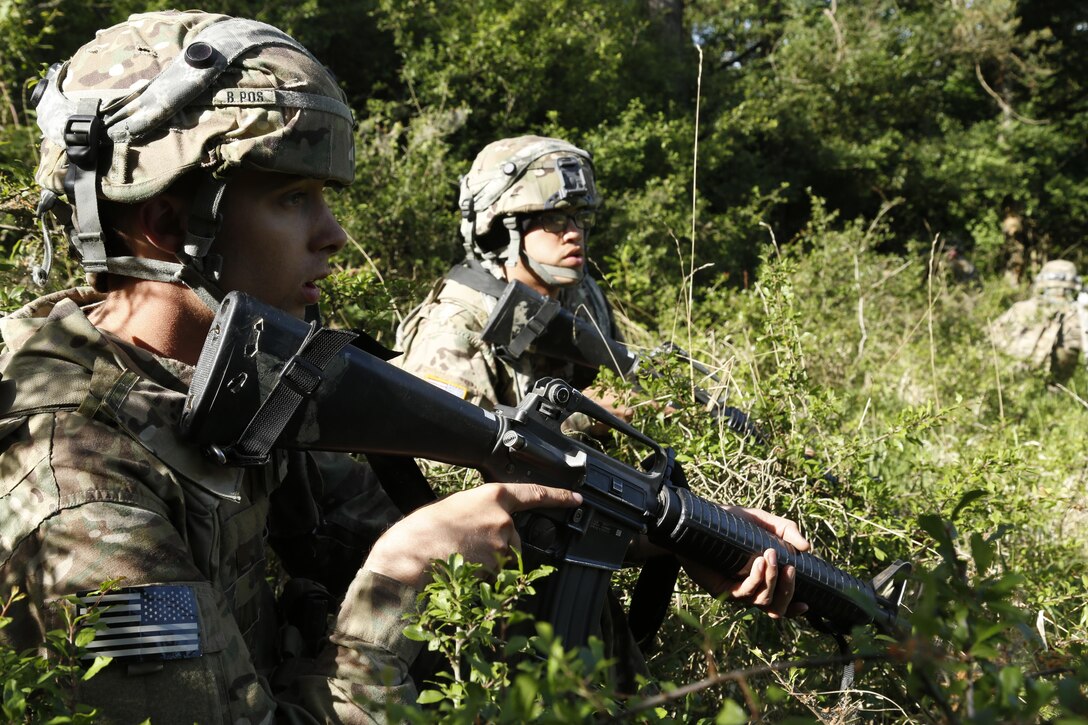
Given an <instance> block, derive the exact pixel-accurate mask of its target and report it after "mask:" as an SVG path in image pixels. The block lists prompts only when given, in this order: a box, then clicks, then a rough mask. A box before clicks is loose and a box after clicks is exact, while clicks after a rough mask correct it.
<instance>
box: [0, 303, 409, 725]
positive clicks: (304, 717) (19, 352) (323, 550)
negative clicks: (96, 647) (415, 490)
mask: <svg viewBox="0 0 1088 725" xmlns="http://www.w3.org/2000/svg"><path fill="white" fill-rule="evenodd" d="M98 299H100V297H98V296H96V295H94V293H93V292H91V291H90V290H76V291H69V292H65V293H60V294H57V295H53V296H50V297H47V298H43V299H41V300H39V301H37V302H36V303H34V304H32V305H30V306H28V307H27V308H24V309H23V310H21V311H19V312H17V313H15V314H14V315H11V316H9V317H7V318H4V319H3V320H2V321H0V330H2V333H3V340H4V345H5V348H6V349H5V352H4V355H3V357H2V359H0V372H2V374H3V378H2V381H0V392H2V394H3V396H4V403H5V406H4V412H3V413H2V414H0V437H2V438H0V451H2V452H0V587H2V588H3V591H5V592H7V591H10V588H11V587H12V586H18V587H20V589H21V590H22V591H24V592H25V593H26V594H27V598H26V599H25V600H23V601H22V602H20V603H19V604H17V605H16V607H15V608H14V609H13V611H12V612H10V614H11V615H13V617H14V621H13V623H12V624H11V625H10V626H9V627H7V628H5V629H4V630H2V632H0V638H2V639H3V640H4V641H5V642H6V643H8V644H10V645H12V646H14V647H16V648H17V649H24V648H32V647H41V644H42V641H43V632H44V630H46V629H49V628H52V627H54V626H56V624H57V620H56V615H55V609H54V605H55V603H56V601H57V600H58V598H60V597H62V596H65V595H68V594H74V593H77V592H85V591H88V590H93V589H95V588H97V587H98V586H100V585H101V583H102V582H104V581H106V580H107V579H118V578H123V582H122V583H123V585H124V586H130V587H131V586H136V587H138V586H145V585H157V584H177V585H184V586H186V587H189V588H191V589H192V591H193V592H194V593H195V597H196V602H197V608H198V619H199V624H200V633H201V652H202V654H201V656H199V657H193V658H189V659H177V660H169V661H162V662H157V663H155V662H152V663H142V664H140V665H139V667H137V666H135V665H130V664H126V663H125V662H123V661H118V662H114V663H111V664H110V665H108V666H107V667H106V668H105V669H104V670H103V671H102V672H100V673H99V674H98V675H96V676H95V677H94V678H93V679H91V680H89V681H88V682H86V683H82V685H81V691H80V692H79V693H78V699H79V701H80V702H86V703H88V704H91V705H94V706H96V707H97V708H98V709H99V712H100V713H101V718H100V720H99V721H100V722H140V721H143V720H144V718H147V717H150V718H151V721H152V722H154V723H186V724H188V723H193V722H201V723H219V722H222V723H258V722H271V721H272V720H273V718H275V719H276V721H287V722H334V721H335V722H340V721H343V722H370V721H373V720H381V719H383V717H382V712H381V703H383V702H386V701H389V700H397V701H412V700H414V697H415V689H414V686H413V684H412V682H411V681H410V680H409V679H408V675H407V668H408V666H409V663H410V662H412V660H413V659H414V658H415V655H416V654H417V652H418V645H417V644H415V643H412V642H410V641H408V640H407V639H406V638H404V637H403V635H402V628H403V626H404V625H403V622H402V621H401V617H402V615H403V614H404V613H405V612H407V611H409V610H410V609H411V608H412V607H413V606H414V601H415V596H416V594H417V593H416V592H415V591H414V590H412V589H411V588H409V587H406V586H404V585H401V584H399V583H398V582H394V581H392V580H389V579H386V578H384V577H381V576H379V575H373V574H368V573H361V574H357V573H356V572H357V571H358V567H359V565H360V563H361V562H362V560H363V558H364V556H365V554H366V552H367V550H368V548H369V546H370V544H371V543H372V542H373V541H374V540H375V539H376V538H377V536H378V535H380V533H381V532H382V531H383V530H384V529H385V528H387V527H388V526H389V525H390V524H391V523H392V522H393V521H395V520H396V519H397V518H398V517H399V514H398V512H397V511H396V510H395V508H394V507H393V505H392V504H391V503H390V502H389V500H388V498H387V497H386V496H385V494H384V492H383V491H382V490H381V489H380V488H379V487H378V485H377V482H376V481H375V480H374V478H373V476H372V475H370V473H369V470H368V469H367V468H366V467H364V466H361V465H359V464H357V463H354V462H353V461H350V460H349V459H347V458H345V457H342V456H329V457H327V458H317V457H313V456H308V455H303V454H291V455H288V454H285V453H282V452H280V453H278V454H277V455H276V456H275V458H274V460H273V462H272V463H270V464H269V465H267V466H263V467H256V468H249V469H236V468H225V467H218V466H216V465H213V464H211V463H209V462H208V461H207V460H205V459H204V457H203V456H201V455H200V454H199V452H197V451H195V450H193V449H192V446H190V445H187V444H186V443H185V442H184V441H182V440H180V439H179V438H178V436H177V434H176V431H177V421H178V418H179V415H180V412H181V408H182V405H183V402H184V400H185V395H186V391H187V388H188V385H187V381H188V380H189V379H191V374H192V369H191V368H189V367H188V366H185V365H182V364H181V363H177V362H175V361H170V360H166V359H161V358H156V357H154V356H152V355H150V354H148V353H146V352H144V351H142V350H138V349H135V348H132V347H130V346H127V345H124V344H122V343H120V342H118V341H117V340H115V339H113V338H111V337H109V336H107V335H105V334H103V333H101V332H100V331H99V330H97V329H96V328H95V327H94V326H93V325H91V324H90V322H89V321H88V320H87V318H86V317H85V316H84V314H83V312H82V310H81V309H80V305H87V304H91V303H93V302H95V301H97V300H98ZM266 545H271V547H272V548H273V549H274V550H275V551H276V553H277V555H278V556H277V560H279V561H280V562H281V563H282V565H283V566H284V567H285V568H286V569H287V573H289V574H292V575H298V574H300V573H304V575H305V576H307V577H309V578H312V579H314V580H316V581H318V582H320V583H322V584H324V585H325V586H326V587H327V588H328V589H329V590H330V591H332V592H334V596H336V597H339V596H340V595H343V593H344V591H345V590H347V596H346V598H345V599H344V602H343V605H342V607H341V608H340V611H339V615H338V616H336V617H335V622H334V623H333V625H332V626H331V628H329V629H328V634H329V640H328V641H326V642H325V643H324V645H321V643H318V647H320V649H319V650H318V651H317V653H316V655H314V656H312V657H310V656H307V657H297V658H295V659H292V660H287V661H285V660H284V652H285V651H287V650H285V649H284V648H283V647H282V645H283V644H284V643H285V642H286V641H287V640H286V639H285V638H284V634H285V631H286V629H285V628H283V627H281V626H280V625H279V623H278V622H277V609H276V603H275V601H274V600H273V593H272V590H271V589H270V587H269V585H268V580H267V577H268V576H269V575H270V574H272V573H273V572H271V571H270V570H269V567H268V561H267V556H266ZM333 611H334V612H335V607H334V608H333ZM322 624H324V621H322ZM284 672H290V676H289V677H285V676H284V674H283V673H284ZM360 697H362V698H367V699H368V700H370V701H371V702H372V704H371V705H369V706H367V707H361V706H359V705H357V704H355V703H354V702H353V699H354V698H360ZM374 708H378V709H377V710H375V709H374Z"/></svg>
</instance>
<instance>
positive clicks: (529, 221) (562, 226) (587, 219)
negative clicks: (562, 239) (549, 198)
mask: <svg viewBox="0 0 1088 725" xmlns="http://www.w3.org/2000/svg"><path fill="white" fill-rule="evenodd" d="M572 221H573V222H574V226H576V227H578V228H579V229H581V230H582V231H589V230H590V229H592V228H593V225H594V224H595V223H596V221H597V213H596V212H594V211H590V210H589V209H582V210H580V211H576V212H574V213H573V214H567V213H566V212H562V211H544V212H540V213H537V214H530V215H529V216H527V217H526V218H525V221H524V222H523V223H522V230H523V231H525V230H528V229H532V228H534V227H540V228H541V229H543V230H544V231H546V232H548V233H549V234H562V233H563V232H565V231H566V230H567V225H568V224H569V223H570V222H572Z"/></svg>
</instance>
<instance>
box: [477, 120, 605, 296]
mask: <svg viewBox="0 0 1088 725" xmlns="http://www.w3.org/2000/svg"><path fill="white" fill-rule="evenodd" d="M458 205H459V206H460V209H461V236H462V238H463V239H464V245H465V251H466V253H467V254H468V256H470V257H474V258H476V259H478V260H480V261H481V262H483V263H484V266H485V267H487V268H489V269H490V270H491V272H492V274H494V275H496V276H497V277H502V272H501V266H500V265H502V264H505V265H507V266H513V265H514V264H516V263H517V261H518V260H519V259H521V260H523V261H524V262H525V264H526V265H527V266H528V267H529V268H530V269H531V270H532V271H533V272H534V273H535V274H536V275H537V276H538V277H540V278H541V280H543V281H544V282H545V283H546V284H548V285H549V286H565V285H569V284H574V283H577V282H579V281H580V280H581V279H582V276H583V275H584V274H585V270H584V265H583V266H582V267H579V268H578V269H569V268H565V267H557V266H554V265H547V264H542V263H540V262H537V261H536V260H534V259H532V258H531V257H529V256H528V255H527V254H525V251H524V248H523V245H522V234H521V228H520V225H519V215H525V214H531V213H533V212H540V211H549V210H553V209H557V210H568V209H569V210H575V209H590V210H595V209H597V208H598V207H599V206H600V197H599V196H598V194H597V187H596V184H595V182H594V178H593V159H592V157H591V156H590V154H589V152H587V151H583V150H582V149H580V148H578V147H577V146H574V145H572V144H570V143H567V142H566V141H562V140H560V139H557V138H548V137H545V136H518V137H515V138H508V139H503V140H501V141H495V142H493V143H490V144H488V145H487V146H485V147H484V148H483V149H482V150H481V151H480V153H479V154H477V156H476V159H475V160H474V161H473V162H472V167H471V168H470V169H469V171H468V173H467V174H465V175H464V176H463V177H461V191H460V199H459V201H458Z"/></svg>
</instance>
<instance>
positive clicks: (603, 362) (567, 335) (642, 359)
mask: <svg viewBox="0 0 1088 725" xmlns="http://www.w3.org/2000/svg"><path fill="white" fill-rule="evenodd" d="M455 269H456V271H457V272H458V274H456V275H454V276H453V277H452V278H453V279H455V280H457V281H459V282H462V283H467V284H479V283H480V279H479V275H478V274H473V273H472V272H470V271H468V270H466V269H464V268H455ZM484 274H487V273H486V272H485V273H484ZM487 276H488V280H490V281H485V283H486V284H488V285H489V290H490V291H493V292H498V289H497V288H496V287H494V285H495V284H498V285H501V283H500V282H498V280H495V279H494V278H493V277H490V275H487ZM480 338H481V339H482V340H483V341H484V342H486V343H488V344H490V345H492V346H493V347H494V348H495V351H496V353H497V354H498V355H499V356H500V357H508V358H510V359H517V358H519V357H520V356H521V355H522V354H523V353H524V352H525V351H526V350H527V349H528V348H529V346H530V345H533V348H534V349H535V350H536V351H537V352H539V353H542V354H544V355H547V356H549V357H554V358H557V359H559V360H564V361H566V362H569V363H573V364H575V365H579V366H581V367H584V368H589V369H591V370H592V371H594V372H596V371H597V370H598V369H600V368H607V369H608V370H611V371H612V372H614V373H616V374H617V375H619V376H620V377H621V378H622V379H624V380H626V381H627V382H629V383H631V384H632V385H633V386H634V387H635V389H636V390H637V389H640V387H641V386H640V385H639V378H640V377H643V376H646V377H656V376H657V375H659V372H658V371H657V370H655V369H654V367H653V365H652V363H651V360H652V359H653V358H655V357H657V356H659V355H660V356H667V355H671V356H673V357H675V358H676V359H678V360H679V361H681V362H683V363H684V364H686V365H690V366H691V367H692V368H693V369H694V370H695V371H696V372H698V373H699V375H700V376H702V380H703V381H710V382H712V383H715V384H717V383H718V382H719V381H718V379H717V377H716V376H715V375H714V373H713V372H712V371H711V370H710V368H708V367H707V366H706V365H704V364H703V363H701V362H699V361H698V360H696V359H694V358H692V357H691V355H689V354H688V353H687V351H685V350H684V349H683V348H680V347H678V346H677V345H674V344H673V343H671V342H667V343H664V344H662V345H660V346H658V347H657V348H655V349H654V350H652V351H651V352H650V354H649V355H645V356H644V355H639V354H638V353H636V352H635V351H634V350H632V349H630V348H629V347H627V346H626V345H625V344H623V343H622V342H619V341H618V340H614V339H612V338H611V337H609V336H608V334H607V333H606V332H605V331H604V330H602V329H601V328H600V327H598V326H597V325H596V324H595V323H594V322H593V321H592V320H589V319H586V318H585V317H583V316H581V315H579V314H575V313H572V312H571V311H570V310H568V309H567V308H565V307H563V306H562V305H561V304H560V303H559V301H558V300H556V299H554V298H552V297H546V296H544V295H542V294H540V293H539V292H537V291H536V290H534V289H532V288H531V287H529V286H528V285H525V284H522V283H521V282H518V281H516V280H512V281H510V282H508V283H506V285H505V286H504V287H503V288H502V291H501V294H500V295H499V298H498V302H497V303H496V305H495V309H494V310H492V312H491V315H490V317H488V320H487V324H485V325H484V329H483V331H482V332H481V333H480ZM694 397H695V400H696V402H698V403H699V404H700V405H701V406H703V408H705V409H706V410H708V411H709V412H711V413H712V414H713V415H714V416H715V417H717V418H720V419H722V420H723V421H724V422H725V423H726V425H728V426H729V428H731V429H732V430H733V431H734V432H736V433H739V434H741V435H742V436H751V437H752V438H753V439H755V440H757V441H759V442H760V443H766V437H765V435H764V434H763V432H762V431H761V430H760V429H759V428H758V427H757V426H756V425H755V424H754V423H753V422H752V421H751V419H750V418H749V417H748V414H747V413H745V412H744V411H742V410H740V409H739V408H736V407H733V406H731V405H726V404H725V401H724V400H723V398H722V396H720V395H716V394H713V393H711V392H710V391H709V390H707V389H706V388H704V387H701V386H694Z"/></svg>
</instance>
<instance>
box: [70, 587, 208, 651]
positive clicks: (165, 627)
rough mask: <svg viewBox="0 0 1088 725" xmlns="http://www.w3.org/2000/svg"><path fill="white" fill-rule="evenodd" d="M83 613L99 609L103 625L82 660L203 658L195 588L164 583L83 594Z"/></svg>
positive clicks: (80, 611)
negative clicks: (105, 658)
mask: <svg viewBox="0 0 1088 725" xmlns="http://www.w3.org/2000/svg"><path fill="white" fill-rule="evenodd" d="M80 601H81V604H80V607H79V613H80V614H87V613H88V612H89V611H91V609H92V608H93V609H97V611H98V612H99V618H98V623H99V626H100V627H101V628H100V629H99V630H98V632H97V634H96V635H95V638H94V641H92V642H91V643H90V644H89V645H87V650H88V652H87V654H85V655H83V659H93V658H95V657H113V658H115V659H120V658H124V659H139V660H175V659H183V658H186V657H199V656H200V621H199V619H198V618H197V603H196V592H194V591H193V588H192V587H190V586H184V585H160V586H150V587H134V588H130V589H116V590H113V591H111V592H109V593H108V594H101V595H95V594H91V595H86V594H85V595H82V596H81V598H80Z"/></svg>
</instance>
